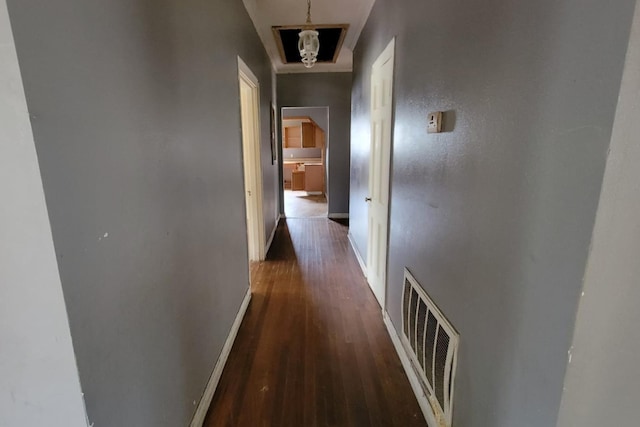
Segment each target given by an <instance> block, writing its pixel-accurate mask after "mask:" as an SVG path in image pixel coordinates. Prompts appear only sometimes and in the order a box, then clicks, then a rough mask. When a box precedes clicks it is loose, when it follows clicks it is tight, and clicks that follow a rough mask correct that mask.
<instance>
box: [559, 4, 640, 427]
mask: <svg viewBox="0 0 640 427" xmlns="http://www.w3.org/2000/svg"><path fill="white" fill-rule="evenodd" d="M633 26H634V27H633V28H634V29H633V34H632V36H631V44H630V45H629V51H628V54H627V55H628V56H627V61H626V65H625V72H624V76H623V80H622V87H621V89H620V100H619V102H618V108H617V110H616V118H615V122H614V125H613V135H612V139H611V146H610V150H611V151H610V154H609V157H608V159H607V167H606V170H605V175H604V182H603V184H602V194H601V196H600V205H599V206H598V213H597V216H596V225H595V228H594V234H593V243H592V250H591V253H590V255H589V263H588V265H587V270H586V275H585V281H584V289H583V291H584V294H583V296H582V298H581V300H580V307H579V309H578V316H577V320H576V330H575V334H574V339H573V345H572V348H571V362H570V364H569V367H568V368H567V376H566V381H565V389H564V393H563V397H562V406H561V409H560V418H559V422H558V426H560V427H573V426H584V427H597V426H605V425H607V426H634V425H638V402H640V370H639V369H638V355H639V354H640V328H638V324H640V310H638V301H640V286H638V277H640V264H638V254H639V253H640V197H639V196H640V184H639V183H640V169H639V168H638V164H639V163H640V144H638V135H640V122H639V121H638V117H640V7H638V6H636V12H635V17H634V24H633Z"/></svg>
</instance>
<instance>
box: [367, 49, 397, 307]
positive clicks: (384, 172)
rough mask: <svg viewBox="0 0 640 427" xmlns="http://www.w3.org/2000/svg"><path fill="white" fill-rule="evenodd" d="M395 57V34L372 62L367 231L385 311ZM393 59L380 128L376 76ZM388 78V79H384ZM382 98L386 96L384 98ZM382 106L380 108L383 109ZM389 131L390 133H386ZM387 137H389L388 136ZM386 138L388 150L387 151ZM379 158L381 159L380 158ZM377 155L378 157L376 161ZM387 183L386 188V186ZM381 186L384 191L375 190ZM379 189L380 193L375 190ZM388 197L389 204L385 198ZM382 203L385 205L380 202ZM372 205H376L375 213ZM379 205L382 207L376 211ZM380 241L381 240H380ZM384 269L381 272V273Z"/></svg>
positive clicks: (372, 278)
mask: <svg viewBox="0 0 640 427" xmlns="http://www.w3.org/2000/svg"><path fill="white" fill-rule="evenodd" d="M394 58H395V37H394V38H392V39H391V41H390V42H389V44H388V45H387V47H386V48H385V49H384V50H383V51H382V53H381V54H380V56H378V58H377V59H376V61H375V62H374V63H373V65H372V66H371V88H370V90H371V105H370V114H371V116H370V117H371V150H370V155H369V160H370V161H369V196H368V197H367V200H368V201H369V207H368V214H367V221H368V224H369V225H368V235H367V269H366V271H367V281H368V282H369V286H370V287H371V289H372V291H373V293H374V295H375V296H376V298H377V299H378V302H379V303H380V306H381V307H382V310H383V312H384V310H385V303H386V294H387V259H388V244H389V208H390V205H391V198H390V194H391V158H392V148H393V82H394ZM389 62H390V63H391V70H390V81H389V83H388V86H385V85H384V84H382V87H381V89H380V93H383V92H384V89H385V88H386V89H388V91H389V100H388V101H389V102H388V104H386V105H387V106H388V107H387V106H385V108H384V114H385V116H387V115H388V126H387V128H384V129H382V130H380V131H377V130H376V128H375V127H376V120H377V119H376V118H375V117H374V112H375V111H376V104H375V102H376V93H374V92H375V85H376V84H377V82H376V80H375V78H377V77H376V76H378V75H379V73H382V72H383V71H382V70H383V69H384V68H383V67H384V66H385V64H387V63H389ZM382 81H384V79H382ZM380 99H382V98H380ZM380 110H381V109H377V111H380ZM377 135H380V137H379V143H378V146H379V147H380V149H379V150H377V151H376V152H375V153H374V149H375V146H376V143H375V140H374V138H376V137H377ZM385 135H386V136H385ZM385 138H388V140H386V139H385ZM385 141H386V144H387V145H386V147H387V149H388V151H386V152H385V150H384V148H385ZM378 158H380V161H379V162H378V161H377V160H378ZM372 159H375V161H372ZM375 163H378V166H379V167H375ZM376 173H377V174H378V175H377V176H379V177H380V178H379V181H378V184H380V185H378V186H376V180H375V178H376V175H375V174H376ZM385 186H386V189H385ZM376 188H378V189H380V191H379V192H378V191H375V189H376ZM374 193H379V194H374ZM385 198H386V206H385V200H384V199H385ZM380 205H381V206H380ZM372 209H374V211H373V213H372ZM375 209H377V210H378V212H377V213H376V211H375ZM376 215H377V216H378V217H379V218H383V221H380V224H379V225H380V227H377V230H378V231H376V226H375V224H374V221H373V219H375V218H376ZM374 231H375V235H374ZM376 242H377V244H376ZM376 267H377V269H376ZM378 273H380V274H378Z"/></svg>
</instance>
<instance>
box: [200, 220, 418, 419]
mask: <svg viewBox="0 0 640 427" xmlns="http://www.w3.org/2000/svg"><path fill="white" fill-rule="evenodd" d="M252 282H253V284H252V287H253V289H252V291H253V297H252V300H251V304H250V305H249V308H248V310H247V313H246V316H245V318H244V321H243V323H242V326H241V327H240V331H239V332H238V336H237V338H236V341H235V344H234V346H233V349H232V351H231V354H230V356H229V359H228V361H227V365H226V367H225V370H224V372H223V374H222V378H221V379H220V383H219V385H218V389H217V391H216V394H215V396H214V398H213V402H212V404H211V407H210V409H209V413H208V414H207V419H206V421H205V424H204V425H205V426H206V427H214V426H251V427H254V426H278V427H279V426H292V427H297V426H301V427H302V426H304V427H311V426H319V427H320V426H402V427H408V426H426V423H425V421H424V418H423V416H422V412H421V411H420V408H419V406H418V403H417V401H416V399H415V396H414V395H413V393H412V391H411V387H410V385H409V381H408V379H407V377H406V375H405V373H404V370H403V369H402V365H401V364H400V360H399V359H398V356H397V354H396V352H395V349H394V348H393V344H392V343H391V338H389V335H388V334H387V331H386V328H385V326H384V323H383V321H382V315H381V311H380V306H379V305H378V303H377V302H376V300H375V297H374V296H373V294H372V293H371V291H370V289H369V287H368V285H367V283H366V282H365V279H364V278H363V275H362V271H361V270H360V267H359V266H358V262H357V260H356V258H355V255H354V254H353V252H352V251H351V248H350V247H349V243H348V240H347V227H346V226H344V225H341V224H339V223H337V222H334V221H331V220H327V219H289V220H287V222H286V223H284V221H283V222H281V225H280V226H279V228H278V231H277V234H276V238H275V241H274V243H273V245H272V248H271V250H270V252H269V254H268V257H267V260H266V261H265V262H262V263H258V264H255V265H254V266H253V267H252Z"/></svg>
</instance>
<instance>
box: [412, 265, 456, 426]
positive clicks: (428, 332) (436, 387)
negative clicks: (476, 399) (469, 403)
mask: <svg viewBox="0 0 640 427" xmlns="http://www.w3.org/2000/svg"><path fill="white" fill-rule="evenodd" d="M402 331H403V333H402V343H403V345H404V347H405V349H406V351H407V353H408V354H409V357H410V358H411V362H412V365H413V368H414V370H415V371H416V373H417V374H418V377H419V378H421V379H422V383H423V388H424V391H425V395H426V396H427V397H428V399H429V403H430V404H431V408H432V409H433V412H434V415H435V417H436V420H437V422H438V426H451V419H452V409H453V384H454V380H455V370H456V369H455V368H456V363H457V356H458V343H459V341H460V337H459V335H458V333H457V332H456V331H455V329H453V326H451V324H450V323H449V321H447V319H446V318H445V317H444V315H443V314H442V312H440V310H439V309H438V307H436V305H435V304H434V302H433V301H432V300H431V298H429V296H428V295H427V294H426V292H425V291H424V290H423V289H422V287H421V286H420V285H419V284H418V282H417V281H416V279H415V278H414V277H413V275H412V274H411V272H409V270H407V269H406V268H405V270H404V295H403V299H402Z"/></svg>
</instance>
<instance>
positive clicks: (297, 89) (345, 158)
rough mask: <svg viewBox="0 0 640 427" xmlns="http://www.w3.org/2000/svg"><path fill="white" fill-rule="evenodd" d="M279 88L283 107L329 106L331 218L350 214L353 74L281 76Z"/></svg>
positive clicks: (279, 76)
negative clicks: (339, 214)
mask: <svg viewBox="0 0 640 427" xmlns="http://www.w3.org/2000/svg"><path fill="white" fill-rule="evenodd" d="M277 88H278V106H279V107H280V108H282V107H319V106H328V107H329V126H328V127H329V132H328V140H329V147H328V152H327V159H328V163H329V165H328V166H329V173H328V176H327V181H328V191H327V192H328V195H329V200H328V210H329V215H331V214H332V213H347V212H349V150H350V140H349V139H350V138H349V129H350V126H351V115H350V112H349V111H350V107H351V94H350V93H351V73H309V74H307V73H305V74H279V75H278V85H277ZM280 142H282V141H280ZM280 147H282V144H280ZM280 183H281V184H280V185H282V179H280ZM280 212H281V213H284V205H283V204H281V206H280Z"/></svg>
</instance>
